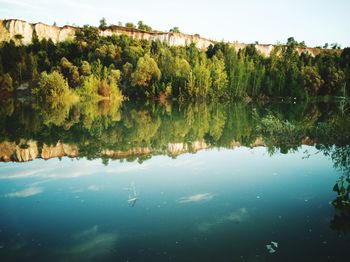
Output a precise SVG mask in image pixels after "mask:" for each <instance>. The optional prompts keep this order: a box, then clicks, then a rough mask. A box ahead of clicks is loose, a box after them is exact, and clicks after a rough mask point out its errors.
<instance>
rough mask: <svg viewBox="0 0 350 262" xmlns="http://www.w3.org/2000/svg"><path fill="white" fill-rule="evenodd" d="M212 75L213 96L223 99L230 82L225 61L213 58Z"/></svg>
mask: <svg viewBox="0 0 350 262" xmlns="http://www.w3.org/2000/svg"><path fill="white" fill-rule="evenodd" d="M210 75H211V79H212V88H211V96H212V97H221V96H223V95H224V90H225V89H226V88H227V85H228V80H227V73H226V69H225V63H224V61H223V60H219V59H218V58H217V57H216V56H213V58H212V61H211V66H210Z"/></svg>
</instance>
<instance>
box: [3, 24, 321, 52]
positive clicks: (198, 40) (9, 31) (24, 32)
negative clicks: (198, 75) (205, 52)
mask: <svg viewBox="0 0 350 262" xmlns="http://www.w3.org/2000/svg"><path fill="white" fill-rule="evenodd" d="M76 30H77V27H73V26H63V27H58V26H52V25H47V24H43V23H36V24H31V23H28V22H26V21H22V20H17V19H10V20H0V41H9V40H10V39H14V38H15V36H16V35H21V36H22V37H23V39H22V42H23V43H24V44H29V43H30V42H31V41H32V37H33V33H34V32H35V33H36V34H37V36H38V38H39V40H42V39H44V38H45V39H51V40H52V41H53V42H54V43H57V42H61V41H64V40H68V39H72V38H74V36H75V31H76ZM122 34H125V35H128V36H130V37H132V38H135V39H145V40H150V41H152V40H153V41H157V40H159V41H161V42H166V43H168V44H169V45H171V46H186V45H189V44H191V43H194V44H195V45H196V47H197V48H199V49H202V48H207V47H208V46H209V45H211V44H212V45H213V44H215V41H213V40H209V39H206V38H203V37H200V36H198V35H188V34H179V33H171V32H146V31H142V30H138V29H132V28H127V27H122V26H110V27H108V28H107V29H105V30H100V35H101V36H111V35H122ZM231 44H232V45H233V46H234V47H235V49H236V50H237V51H238V50H239V49H243V48H244V47H246V46H247V44H244V43H238V42H235V43H231ZM255 47H256V49H257V50H258V51H259V52H260V53H261V54H263V55H265V56H269V55H270V53H271V51H272V49H273V48H274V45H271V44H267V45H263V44H255ZM297 50H298V52H299V53H305V52H308V53H310V54H311V55H313V56H315V55H317V54H318V53H319V52H320V49H317V48H298V49H297Z"/></svg>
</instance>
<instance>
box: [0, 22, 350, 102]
mask: <svg viewBox="0 0 350 262" xmlns="http://www.w3.org/2000/svg"><path fill="white" fill-rule="evenodd" d="M101 26H103V25H101ZM139 26H140V24H139ZM141 26H142V28H143V29H145V28H146V29H147V27H145V26H146V25H144V24H142V23H141ZM176 30H178V29H177V28H176ZM21 39H22V36H21V35H16V36H15V39H14V40H11V41H10V42H2V43H0V93H1V97H8V96H12V95H13V94H16V93H17V91H18V90H19V89H21V88H22V87H23V85H24V86H26V87H28V89H29V90H30V92H29V94H30V96H31V97H32V98H33V99H36V100H37V101H39V102H40V103H42V102H43V101H45V102H48V103H57V102H60V101H61V102H62V101H65V102H67V101H69V102H70V103H74V102H75V101H78V100H83V101H90V100H101V99H102V100H103V99H109V100H113V101H122V100H124V99H147V98H150V99H161V100H164V99H178V100H195V99H209V100H232V99H236V100H242V99H257V100H258V99H271V98H289V99H302V100H308V99H310V98H313V97H320V96H321V97H323V96H337V97H338V96H340V97H348V95H349V93H350V92H349V91H350V90H349V89H350V48H344V49H340V48H339V47H338V46H336V45H335V46H333V48H331V49H329V48H327V46H325V47H324V48H322V52H320V53H319V54H318V55H316V56H315V57H313V56H311V55H310V54H308V53H301V54H299V53H298V51H297V50H296V48H297V47H300V46H304V43H303V42H298V41H296V40H295V39H294V38H293V37H290V38H288V40H287V42H286V43H285V44H280V45H276V46H275V47H274V49H273V51H272V52H271V55H270V56H268V57H265V56H263V55H262V54H260V53H259V52H258V51H257V50H256V48H255V46H254V45H253V44H252V45H248V46H247V47H246V48H244V49H240V50H239V51H238V52H237V51H236V49H235V48H234V47H233V46H232V45H230V44H229V43H223V42H218V43H216V44H215V45H210V46H209V47H208V48H207V49H206V50H204V49H203V50H199V49H197V48H196V46H195V44H190V45H188V46H186V47H175V46H169V45H168V44H166V43H163V42H158V41H146V40H137V39H132V38H131V37H128V36H126V35H120V36H115V35H114V36H108V37H102V36H100V35H99V28H98V27H93V26H88V25H86V26H84V27H82V28H79V29H78V30H77V31H76V35H75V38H74V39H71V40H69V41H68V40H66V41H64V42H59V43H57V44H54V43H53V41H52V40H50V39H49V40H46V39H43V40H41V41H39V39H38V37H37V36H36V34H35V33H34V34H33V39H32V43H31V44H29V45H23V44H22V42H21Z"/></svg>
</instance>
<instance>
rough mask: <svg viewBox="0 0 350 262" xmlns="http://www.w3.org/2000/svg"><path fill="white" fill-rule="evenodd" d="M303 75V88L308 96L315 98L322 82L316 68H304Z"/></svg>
mask: <svg viewBox="0 0 350 262" xmlns="http://www.w3.org/2000/svg"><path fill="white" fill-rule="evenodd" d="M303 74H304V86H305V88H306V89H307V91H308V94H309V95H311V96H315V95H317V94H318V91H319V90H320V88H321V86H322V85H323V83H324V81H323V80H322V78H321V76H320V74H319V73H318V71H317V68H315V67H312V66H306V67H305V68H304V71H303Z"/></svg>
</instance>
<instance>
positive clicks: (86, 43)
mask: <svg viewBox="0 0 350 262" xmlns="http://www.w3.org/2000/svg"><path fill="white" fill-rule="evenodd" d="M99 35H100V33H99V31H98V28H96V27H93V26H89V25H84V26H83V27H82V28H78V29H77V30H76V31H75V40H76V41H77V42H78V43H79V44H80V46H82V47H83V48H87V49H88V50H92V49H94V48H95V47H96V43H97V40H98V38H99Z"/></svg>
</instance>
